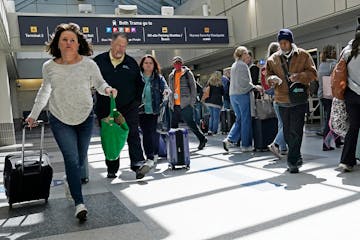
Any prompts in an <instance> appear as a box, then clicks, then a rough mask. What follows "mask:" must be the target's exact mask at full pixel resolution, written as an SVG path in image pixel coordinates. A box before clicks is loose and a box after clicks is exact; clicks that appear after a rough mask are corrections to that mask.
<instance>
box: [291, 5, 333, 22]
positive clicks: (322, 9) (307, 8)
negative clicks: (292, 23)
mask: <svg viewBox="0 0 360 240" xmlns="http://www.w3.org/2000/svg"><path fill="white" fill-rule="evenodd" d="M297 3H298V13H299V23H305V22H308V21H311V20H314V19H317V18H320V17H322V16H325V15H328V14H331V13H334V10H335V9H334V0H316V1H314V0H301V1H297Z"/></svg>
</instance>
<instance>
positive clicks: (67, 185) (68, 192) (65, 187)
mask: <svg viewBox="0 0 360 240" xmlns="http://www.w3.org/2000/svg"><path fill="white" fill-rule="evenodd" d="M63 179H64V190H65V197H66V199H67V200H69V201H72V200H73V198H72V196H71V192H70V188H69V183H68V181H67V179H66V176H64V177H63Z"/></svg>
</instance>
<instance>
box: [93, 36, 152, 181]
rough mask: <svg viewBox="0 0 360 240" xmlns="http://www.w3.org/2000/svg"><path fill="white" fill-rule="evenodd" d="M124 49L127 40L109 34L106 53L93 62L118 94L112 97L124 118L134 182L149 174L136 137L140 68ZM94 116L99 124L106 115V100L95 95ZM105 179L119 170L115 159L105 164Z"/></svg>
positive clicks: (137, 135)
mask: <svg viewBox="0 0 360 240" xmlns="http://www.w3.org/2000/svg"><path fill="white" fill-rule="evenodd" d="M127 45H128V37H127V35H126V34H124V33H120V32H116V33H113V36H112V41H111V48H110V51H107V52H104V53H102V54H99V55H98V56H96V57H95V58H94V61H95V62H96V63H97V65H98V66H99V68H100V71H101V74H102V76H103V78H104V79H105V81H106V82H107V83H109V84H111V86H113V87H114V88H116V89H119V90H120V92H121V94H118V95H117V97H116V108H117V109H118V111H119V112H121V113H122V115H123V116H124V118H125V120H126V122H127V125H128V126H129V135H128V139H127V143H128V147H129V155H130V162H131V167H130V168H131V170H133V171H134V172H136V178H137V179H141V178H143V177H144V176H145V174H147V173H148V172H149V171H150V167H149V165H148V164H146V163H145V159H144V155H143V150H142V148H141V142H140V137H139V131H138V126H139V105H140V103H141V95H142V92H143V88H144V83H143V81H142V79H141V75H140V68H139V66H138V64H137V62H136V61H135V59H133V58H132V57H130V56H129V55H127V54H126V53H125V51H126V47H127ZM96 98H97V102H96V106H95V112H96V115H97V117H98V120H99V122H100V120H101V119H102V118H104V117H107V116H108V115H109V112H110V109H109V108H110V99H109V97H104V96H102V95H99V94H97V96H96ZM106 165H107V168H108V175H107V177H108V178H115V177H116V172H117V171H118V170H119V159H117V160H115V161H109V160H106Z"/></svg>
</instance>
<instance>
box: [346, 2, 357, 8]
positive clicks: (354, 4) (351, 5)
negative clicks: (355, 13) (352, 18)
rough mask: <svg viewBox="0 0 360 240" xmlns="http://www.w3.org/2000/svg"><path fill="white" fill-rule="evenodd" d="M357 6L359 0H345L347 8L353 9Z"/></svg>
mask: <svg viewBox="0 0 360 240" xmlns="http://www.w3.org/2000/svg"><path fill="white" fill-rule="evenodd" d="M357 5H360V0H347V7H348V8H350V7H355V6H357Z"/></svg>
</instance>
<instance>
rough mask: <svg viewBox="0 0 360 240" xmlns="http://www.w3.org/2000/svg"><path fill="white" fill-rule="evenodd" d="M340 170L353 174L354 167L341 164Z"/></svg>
mask: <svg viewBox="0 0 360 240" xmlns="http://www.w3.org/2000/svg"><path fill="white" fill-rule="evenodd" d="M339 168H341V169H342V170H343V171H344V172H351V171H352V170H353V168H354V167H353V166H350V165H347V164H345V163H340V164H339Z"/></svg>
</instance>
